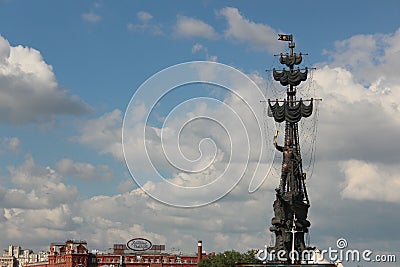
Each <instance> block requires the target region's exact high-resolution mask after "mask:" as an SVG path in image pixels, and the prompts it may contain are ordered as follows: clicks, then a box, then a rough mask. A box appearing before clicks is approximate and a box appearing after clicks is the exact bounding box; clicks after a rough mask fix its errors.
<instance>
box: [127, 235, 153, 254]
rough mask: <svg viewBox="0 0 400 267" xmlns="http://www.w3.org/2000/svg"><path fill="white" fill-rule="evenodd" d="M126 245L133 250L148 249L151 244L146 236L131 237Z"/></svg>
mask: <svg viewBox="0 0 400 267" xmlns="http://www.w3.org/2000/svg"><path fill="white" fill-rule="evenodd" d="M126 246H127V247H128V248H129V249H131V250H134V251H146V250H149V249H150V248H151V247H152V246H153V244H152V243H151V242H150V240H148V239H146V238H140V237H138V238H133V239H131V240H129V241H128V243H126Z"/></svg>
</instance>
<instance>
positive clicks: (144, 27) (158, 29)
mask: <svg viewBox="0 0 400 267" xmlns="http://www.w3.org/2000/svg"><path fill="white" fill-rule="evenodd" d="M136 17H137V20H139V22H138V23H128V25H127V28H128V30H130V31H140V32H150V33H151V34H154V35H163V34H164V32H163V30H162V28H163V26H162V25H161V24H159V23H155V22H153V15H151V14H150V13H148V12H146V11H139V12H138V13H136Z"/></svg>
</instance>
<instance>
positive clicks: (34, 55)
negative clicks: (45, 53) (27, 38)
mask: <svg viewBox="0 0 400 267" xmlns="http://www.w3.org/2000/svg"><path fill="white" fill-rule="evenodd" d="M89 110H90V108H89V106H88V105H87V104H85V103H84V102H82V101H81V100H80V99H79V98H78V97H77V96H68V95H67V92H66V91H65V90H62V89H60V87H59V85H58V84H57V80H56V77H55V75H54V73H53V68H52V67H51V66H50V65H48V64H47V63H46V62H45V61H44V59H43V57H42V55H41V54H40V52H39V51H37V50H35V49H33V48H29V47H23V46H21V45H19V46H16V47H13V46H10V44H9V43H8V41H7V40H6V39H4V38H3V37H1V36H0V121H1V122H8V123H27V122H48V121H50V120H52V119H53V118H54V116H55V115H60V114H69V115H81V114H85V113H87V112H88V111H89Z"/></svg>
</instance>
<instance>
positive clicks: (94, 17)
mask: <svg viewBox="0 0 400 267" xmlns="http://www.w3.org/2000/svg"><path fill="white" fill-rule="evenodd" d="M82 18H83V19H84V20H86V21H88V22H91V23H96V22H98V21H100V20H101V16H100V15H98V14H96V13H94V12H93V11H90V12H88V13H83V14H82Z"/></svg>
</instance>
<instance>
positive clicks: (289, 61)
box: [279, 53, 303, 67]
mask: <svg viewBox="0 0 400 267" xmlns="http://www.w3.org/2000/svg"><path fill="white" fill-rule="evenodd" d="M302 60H303V57H302V56H301V53H300V54H296V53H294V55H293V56H289V55H285V56H283V55H281V57H280V59H279V61H280V62H281V64H285V65H286V66H288V67H290V66H293V65H299V64H300V63H301V61H302Z"/></svg>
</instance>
